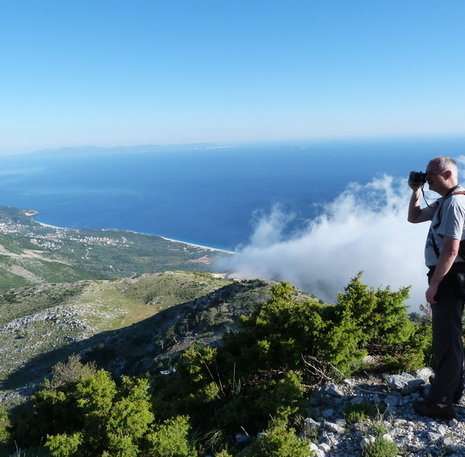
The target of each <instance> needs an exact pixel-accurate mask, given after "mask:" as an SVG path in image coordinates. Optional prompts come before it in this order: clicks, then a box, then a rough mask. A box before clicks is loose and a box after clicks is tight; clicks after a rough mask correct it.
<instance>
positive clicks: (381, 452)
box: [363, 437, 399, 457]
mask: <svg viewBox="0 0 465 457" xmlns="http://www.w3.org/2000/svg"><path fill="white" fill-rule="evenodd" d="M398 451H399V450H398V448H397V444H396V443H394V441H392V440H389V439H387V438H382V437H378V438H376V439H375V441H373V443H369V444H367V445H366V446H365V448H364V449H363V456H364V457H396V456H397V454H398Z"/></svg>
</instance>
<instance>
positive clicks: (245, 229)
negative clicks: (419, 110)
mask: <svg viewBox="0 0 465 457" xmlns="http://www.w3.org/2000/svg"><path fill="white" fill-rule="evenodd" d="M443 154H448V155H451V156H453V157H457V156H460V155H465V138H463V137H461V138H459V137H447V138H403V139H390V140H386V139H379V140H357V141H356V140H337V141H336V140H334V141H313V142H293V143H268V144H265V143H261V144H241V145H237V146H225V147H221V148H209V147H206V146H204V145H203V146H198V147H192V146H178V147H170V148H166V149H163V148H158V149H157V148H143V147H140V148H134V150H131V149H130V148H127V149H125V150H121V151H119V152H118V151H116V152H115V151H114V150H105V149H97V148H95V150H92V149H91V148H89V149H86V150H83V151H79V150H73V149H69V150H61V151H55V152H53V151H48V152H42V153H36V154H28V155H22V156H1V157H0V204H2V205H6V206H16V207H20V208H30V209H35V210H37V211H39V215H38V216H37V220H39V221H40V222H44V223H47V224H51V225H56V226H61V227H71V228H118V229H125V230H134V231H138V232H144V233H152V234H158V235H163V236H166V237H169V238H174V239H179V240H184V241H191V242H195V243H199V244H203V245H207V246H214V247H220V248H225V249H233V248H235V247H236V246H238V245H240V244H242V243H246V242H247V240H248V238H249V236H250V235H251V233H252V231H253V221H254V219H255V218H256V217H257V214H259V213H260V212H265V213H268V212H269V211H270V210H271V208H272V207H273V205H275V204H277V203H279V204H281V205H282V206H283V208H284V209H285V210H287V211H292V212H294V213H295V214H296V215H297V218H296V219H295V221H294V225H293V226H290V227H289V230H293V229H295V228H297V227H298V226H299V224H304V223H305V221H306V220H308V219H311V218H313V217H315V216H316V215H317V214H318V213H319V212H320V211H321V207H322V205H324V204H325V203H327V202H330V201H332V200H333V199H334V198H335V197H336V196H337V195H338V194H339V193H340V192H341V191H342V190H343V189H344V188H345V187H346V186H347V184H348V183H349V182H359V183H362V184H363V183H366V182H368V181H370V180H371V179H372V178H374V177H377V176H380V175H382V174H389V175H392V176H396V177H397V176H407V174H408V172H409V171H410V170H418V171H420V170H424V169H425V167H426V163H427V161H428V160H429V159H430V158H431V157H434V156H437V155H443Z"/></svg>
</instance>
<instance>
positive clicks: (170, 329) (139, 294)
mask: <svg viewBox="0 0 465 457" xmlns="http://www.w3.org/2000/svg"><path fill="white" fill-rule="evenodd" d="M272 285H273V283H272V282H267V281H259V280H255V281H233V280H230V279H225V278H222V277H220V276H219V275H216V274H213V273H200V272H185V271H167V272H158V273H151V274H143V275H136V276H133V277H130V278H122V279H117V280H89V281H78V282H74V283H63V284H42V285H36V286H32V287H27V288H22V289H16V290H11V291H8V292H6V293H3V294H1V295H0V341H2V345H1V347H0V400H4V401H7V402H10V401H15V400H14V398H15V397H17V396H18V395H19V394H21V395H23V394H24V395H26V394H28V393H30V391H31V389H33V388H34V387H35V386H36V385H37V382H39V381H40V380H41V379H43V377H44V376H46V375H47V374H48V373H49V370H50V368H51V367H52V366H53V365H55V364H56V363H57V362H59V361H63V360H65V359H66V358H67V357H68V356H69V355H70V354H73V353H79V354H81V355H82V357H83V358H84V360H87V361H89V360H94V361H96V362H97V363H98V365H99V366H102V367H105V368H106V369H109V370H111V371H112V372H113V373H115V374H123V373H124V374H140V373H143V372H146V371H147V370H151V369H154V367H155V368H156V366H158V369H160V368H161V367H162V366H163V360H164V359H166V358H169V357H170V356H172V355H173V354H176V353H178V351H180V350H182V349H184V348H186V347H188V346H189V345H190V344H192V343H194V342H202V343H208V344H215V343H216V341H218V339H219V338H220V337H221V335H222V334H223V333H224V331H226V330H227V329H231V328H232V329H233V328H235V326H236V324H237V321H238V319H239V316H240V315H243V314H248V313H250V311H251V310H252V309H253V308H254V306H255V305H256V304H257V303H261V302H263V301H265V300H267V299H268V298H269V297H270V291H271V287H272ZM305 297H307V296H306V295H303V298H305ZM157 364H158V365H157ZM13 391H15V392H16V393H14V394H13V393H12V392H13Z"/></svg>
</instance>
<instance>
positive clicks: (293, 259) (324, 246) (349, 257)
mask: <svg viewBox="0 0 465 457" xmlns="http://www.w3.org/2000/svg"><path fill="white" fill-rule="evenodd" d="M409 198H410V189H409V188H408V186H407V184H406V182H405V180H403V181H402V182H401V181H399V180H394V179H393V178H392V177H389V176H385V177H383V178H380V179H374V180H373V181H371V182H370V183H368V184H367V185H359V184H351V185H349V186H348V188H347V189H346V190H345V191H344V192H343V193H342V194H341V195H340V196H339V197H338V198H336V199H335V200H334V201H333V202H332V203H331V204H329V205H328V206H327V207H326V208H325V210H324V212H323V214H321V216H319V217H318V218H316V219H314V220H312V221H309V222H308V224H307V226H306V228H305V229H304V230H302V231H301V232H299V233H295V234H293V235H290V236H287V237H286V236H285V234H284V233H285V228H286V226H287V224H288V223H289V222H290V220H291V219H292V217H293V216H292V215H289V214H286V213H284V212H283V210H282V209H281V208H280V207H279V206H275V207H274V208H273V209H272V211H271V213H270V214H268V215H263V216H262V217H261V218H260V219H259V220H258V221H257V222H256V227H255V230H254V233H253V235H252V236H251V239H250V242H249V243H248V244H247V245H245V246H244V247H241V248H239V249H238V251H237V252H236V254H235V255H234V256H228V257H222V258H220V259H219V260H218V264H217V268H219V269H222V270H223V271H224V270H226V271H229V272H231V274H232V276H234V277H237V278H262V279H274V280H280V281H291V282H292V283H293V284H294V285H295V286H297V287H299V288H302V289H304V290H306V291H309V292H311V293H313V294H315V295H316V296H318V297H320V298H322V299H323V300H325V301H326V302H329V303H334V302H335V300H336V294H337V293H339V292H342V291H343V289H344V287H345V286H346V285H347V283H348V282H349V280H350V278H352V277H353V276H355V275H356V274H357V272H359V271H362V270H363V271H364V274H363V278H362V279H363V281H364V282H366V283H367V284H369V285H370V286H372V287H375V288H378V287H386V286H390V287H391V289H393V290H396V289H398V288H400V287H403V286H408V285H411V286H412V289H411V293H410V295H411V298H410V299H409V300H408V302H407V303H408V304H409V305H410V306H411V309H412V310H418V307H419V305H420V304H421V303H424V302H425V300H424V291H425V289H426V276H425V275H426V268H425V266H424V259H423V248H424V242H425V238H426V234H427V230H428V225H429V224H428V223H425V224H416V225H415V224H409V223H408V222H407V207H408V201H409Z"/></svg>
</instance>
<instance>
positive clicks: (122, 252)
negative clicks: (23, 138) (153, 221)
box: [0, 206, 217, 292]
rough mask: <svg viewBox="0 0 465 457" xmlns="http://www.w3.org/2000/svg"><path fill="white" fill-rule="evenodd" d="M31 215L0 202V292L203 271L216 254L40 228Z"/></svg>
mask: <svg viewBox="0 0 465 457" xmlns="http://www.w3.org/2000/svg"><path fill="white" fill-rule="evenodd" d="M33 216H34V212H31V211H27V210H22V209H16V208H8V207H4V206H0V260H1V262H0V292H2V291H7V290H9V289H12V288H18V287H26V286H30V285H33V284H41V283H43V282H60V283H62V282H71V281H78V280H81V279H112V278H122V277H126V276H132V275H134V274H142V273H147V272H153V271H165V270H186V271H208V270H209V269H210V267H211V264H212V260H213V258H214V256H215V255H216V254H217V253H216V252H215V251H212V250H209V249H204V248H200V247H196V246H192V245H188V244H185V243H179V242H172V241H169V240H166V239H164V238H161V237H159V236H154V235H147V234H142V233H134V232H127V231H123V230H77V229H65V228H56V227H50V226H45V225H42V224H39V223H37V222H35V221H34V219H33Z"/></svg>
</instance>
